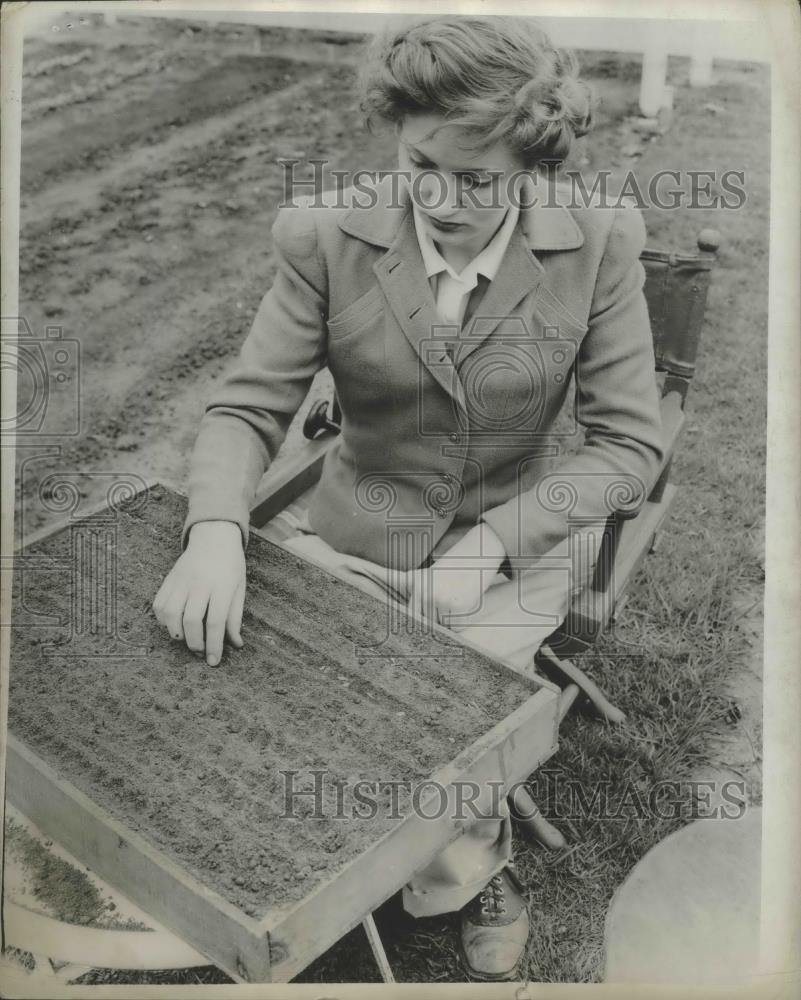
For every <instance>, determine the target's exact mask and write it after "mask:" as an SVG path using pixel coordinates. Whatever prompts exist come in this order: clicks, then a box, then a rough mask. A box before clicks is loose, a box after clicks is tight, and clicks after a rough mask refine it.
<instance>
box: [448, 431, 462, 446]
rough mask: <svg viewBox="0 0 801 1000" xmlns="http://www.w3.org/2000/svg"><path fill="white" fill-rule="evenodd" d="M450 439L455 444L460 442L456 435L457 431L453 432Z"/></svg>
mask: <svg viewBox="0 0 801 1000" xmlns="http://www.w3.org/2000/svg"><path fill="white" fill-rule="evenodd" d="M448 437H449V438H450V439H451V441H453V443H454V444H455V443H456V442H457V441H458V440H459V435H458V434H457V433H456V431H451V432H450V434H449V435H448Z"/></svg>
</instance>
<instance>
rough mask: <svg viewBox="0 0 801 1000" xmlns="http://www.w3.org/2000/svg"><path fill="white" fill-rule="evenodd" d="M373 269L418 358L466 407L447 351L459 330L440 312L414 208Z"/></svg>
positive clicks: (460, 403) (450, 393)
mask: <svg viewBox="0 0 801 1000" xmlns="http://www.w3.org/2000/svg"><path fill="white" fill-rule="evenodd" d="M373 271H374V273H375V276H376V278H377V279H378V282H379V284H380V285H381V290H382V291H383V293H384V296H385V297H386V300H387V302H388V303H389V306H390V308H391V309H392V312H393V314H394V316H395V319H396V320H397V322H398V325H399V326H400V328H401V330H403V333H404V335H405V336H406V339H407V340H408V341H409V343H410V344H411V345H412V347H413V348H414V350H415V352H416V354H417V356H418V358H419V359H420V361H421V362H422V364H423V365H424V366H425V367H426V369H427V370H428V371H429V372H430V373H431V375H432V376H433V377H434V378H435V379H436V381H437V382H438V383H439V384H440V386H442V388H443V389H444V390H445V391H446V392H447V393H448V395H449V396H451V397H452V398H453V399H455V400H456V402H457V403H458V404H459V406H460V407H461V408H462V409H465V408H466V404H465V398H464V389H463V387H462V383H461V381H460V379H459V376H458V375H457V373H456V368H455V367H454V364H453V362H452V361H451V359H450V357H449V356H448V354H447V352H446V342H448V341H453V340H455V339H456V338H457V336H458V330H457V328H456V327H453V326H448V325H446V324H444V323H443V321H442V319H441V318H440V316H439V313H438V312H437V307H436V303H435V302H434V296H433V295H432V292H431V286H430V285H429V283H428V276H427V275H426V270H425V267H424V265H423V258H422V255H421V253H420V246H419V244H418V242H417V233H416V232H415V228H414V219H413V216H412V213H411V212H407V213H406V215H405V217H404V218H403V220H402V221H401V225H400V228H399V230H398V232H397V233H396V235H395V239H394V240H393V241H392V243H391V245H390V247H389V249H388V250H387V252H386V253H385V254H384V256H383V257H382V258H381V259H380V260H378V261H376V263H375V264H374V265H373Z"/></svg>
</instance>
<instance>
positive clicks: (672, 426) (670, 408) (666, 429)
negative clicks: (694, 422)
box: [659, 390, 684, 468]
mask: <svg viewBox="0 0 801 1000" xmlns="http://www.w3.org/2000/svg"><path fill="white" fill-rule="evenodd" d="M659 408H660V410H661V411H662V443H663V446H664V452H665V457H664V459H663V460H662V468H664V467H665V466H666V465H667V464H668V462H669V461H670V460H671V458H672V457H673V452H674V450H675V448H676V441H677V440H678V438H679V433H680V432H681V429H682V427H683V426H684V410H683V409H682V398H681V396H680V395H679V393H678V392H676V391H675V390H674V391H673V392H669V393H667V395H665V396H663V397H662V399H661V401H660V403H659Z"/></svg>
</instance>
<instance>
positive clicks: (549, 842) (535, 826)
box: [509, 785, 567, 851]
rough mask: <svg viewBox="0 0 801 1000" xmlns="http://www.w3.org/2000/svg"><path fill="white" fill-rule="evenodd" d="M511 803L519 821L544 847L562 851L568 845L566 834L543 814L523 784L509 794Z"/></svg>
mask: <svg viewBox="0 0 801 1000" xmlns="http://www.w3.org/2000/svg"><path fill="white" fill-rule="evenodd" d="M509 804H510V806H511V807H512V812H513V814H514V816H515V818H516V819H517V821H518V823H520V825H521V826H522V827H523V829H524V830H525V831H526V832H527V833H530V834H531V836H532V837H533V838H534V839H535V840H536V841H537V842H538V843H540V844H542V846H543V847H547V848H548V850H549V851H561V850H562V848H563V847H565V846H566V844H567V841H566V840H565V838H564V836H563V835H562V834H561V833H560V832H559V830H557V829H556V827H555V826H553V824H551V823H549V822H548V820H547V819H546V818H545V817H544V816H543V815H542V813H541V812H540V808H539V806H538V805H537V803H536V802H535V801H534V799H532V797H531V796H530V795H529V793H528V792H527V791H526V789H525V788H524V787H523V786H522V785H518V786H517V787H516V788H515V790H514V792H512V794H511V795H510V796H509Z"/></svg>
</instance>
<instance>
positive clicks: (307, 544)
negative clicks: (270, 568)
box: [282, 517, 603, 916]
mask: <svg viewBox="0 0 801 1000" xmlns="http://www.w3.org/2000/svg"><path fill="white" fill-rule="evenodd" d="M602 533H603V524H597V525H591V526H586V527H582V528H581V530H579V531H576V532H575V534H574V536H573V538H572V542H571V543H569V542H568V540H567V539H565V540H564V541H563V542H561V543H560V544H559V545H558V546H556V547H555V548H554V549H552V550H551V551H550V552H548V553H547V554H546V555H545V556H543V557H542V558H541V559H538V560H537V561H536V563H534V564H532V567H531V568H530V569H523V570H516V571H514V572H513V574H512V577H511V579H510V578H509V577H507V576H505V575H504V574H503V573H500V572H497V573H496V574H495V575H494V576H493V579H492V580H491V581H490V583H489V586H488V587H487V589H486V591H485V592H484V596H483V599H482V602H481V607H480V608H478V609H477V610H476V611H474V612H471V613H470V614H467V615H465V616H460V619H459V621H458V622H454V621H451V622H450V623H449V625H448V627H449V628H450V629H451V630H452V631H453V632H456V633H458V634H459V635H461V636H463V637H464V638H465V639H468V640H469V641H471V642H472V643H474V644H475V645H476V646H480V647H481V648H482V649H484V650H486V652H487V654H488V655H489V656H492V657H493V658H495V659H499V660H505V661H506V662H507V663H508V664H509V665H510V666H512V667H513V668H514V669H517V670H519V671H523V672H526V673H529V674H530V670H531V662H532V659H533V657H534V654H535V653H536V651H537V650H538V649H539V647H540V646H541V645H542V643H543V642H544V641H545V640H546V639H547V638H548V636H550V634H551V633H552V632H553V631H554V629H556V628H557V627H558V626H559V625H561V623H562V622H563V620H564V618H565V615H566V614H567V611H568V608H569V606H570V602H571V600H572V598H573V596H574V595H575V594H576V593H577V592H578V591H580V590H581V589H583V587H585V586H586V585H587V583H588V582H589V581H590V579H591V575H592V571H593V568H594V566H595V562H596V560H597V555H598V549H599V546H600V541H601V535H602ZM282 544H283V545H284V547H285V548H287V549H289V550H290V551H292V552H295V553H297V554H298V555H301V556H303V557H304V558H305V559H308V560H309V561H310V562H313V563H316V564H317V565H320V566H322V567H323V568H324V569H329V570H332V571H334V572H335V573H337V574H339V575H340V576H343V577H344V578H345V579H347V580H348V582H350V583H352V584H353V585H354V586H355V587H359V588H360V589H361V590H364V591H366V592H367V593H369V594H372V595H373V596H375V597H378V598H380V599H382V600H384V601H388V600H389V601H395V602H396V603H398V601H399V598H403V599H405V598H408V588H407V590H406V592H405V593H404V591H403V588H404V586H405V583H404V581H405V580H406V579H407V575H406V574H405V573H399V572H398V571H397V570H391V569H389V568H388V567H386V566H382V565H380V564H379V563H373V562H370V561H369V560H367V559H362V558H360V557H358V556H350V555H347V554H345V553H342V552H338V551H337V550H336V549H334V548H333V547H332V546H331V545H329V544H328V543H327V542H325V541H323V539H322V538H320V536H319V535H317V534H316V533H315V532H314V529H313V528H312V527H311V526H310V524H309V522H308V521H307V520H306V519H305V517H304V518H303V519H302V520H301V521H299V522H298V524H297V533H296V534H295V535H293V536H291V537H290V538H288V539H287V540H286V541H284V542H283V543H282ZM466 571H468V570H466ZM474 571H476V570H474ZM432 572H434V573H436V564H435V566H434V569H433V570H432ZM483 572H488V571H487V570H484V571H483ZM404 607H405V605H404ZM511 857H512V830H511V819H510V816H509V809H508V806H507V803H506V800H505V799H502V800H501V803H500V808H499V811H498V815H497V816H492V817H487V818H478V819H476V820H474V821H473V822H471V823H470V824H469V825H468V826H466V827H465V829H464V830H463V832H462V834H461V835H460V836H459V837H458V838H457V839H456V840H455V841H454V842H453V843H451V844H449V845H448V846H447V847H446V848H444V849H443V850H442V851H441V852H440V853H439V854H438V855H437V856H436V857H435V858H434V859H433V860H432V861H431V862H430V863H429V864H428V865H426V867H425V868H424V869H422V870H421V871H419V872H417V873H416V874H415V875H414V877H413V878H412V879H411V880H410V882H409V883H408V884H407V885H406V886H404V889H403V905H404V907H405V909H406V910H407V911H408V912H409V913H411V914H412V915H413V916H433V915H434V914H438V913H446V912H449V911H452V910H459V909H461V908H462V907H463V906H465V905H466V904H467V903H468V902H469V901H470V900H471V899H472V898H473V897H474V896H476V895H477V894H478V893H480V892H481V890H482V889H483V888H484V886H485V885H486V884H487V882H488V881H489V880H490V879H491V878H492V876H493V875H495V874H497V873H498V872H499V871H500V870H501V869H502V868H503V867H504V866H505V865H506V864H508V862H509V861H510V860H511Z"/></svg>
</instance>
